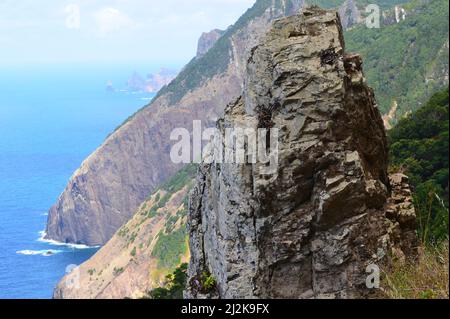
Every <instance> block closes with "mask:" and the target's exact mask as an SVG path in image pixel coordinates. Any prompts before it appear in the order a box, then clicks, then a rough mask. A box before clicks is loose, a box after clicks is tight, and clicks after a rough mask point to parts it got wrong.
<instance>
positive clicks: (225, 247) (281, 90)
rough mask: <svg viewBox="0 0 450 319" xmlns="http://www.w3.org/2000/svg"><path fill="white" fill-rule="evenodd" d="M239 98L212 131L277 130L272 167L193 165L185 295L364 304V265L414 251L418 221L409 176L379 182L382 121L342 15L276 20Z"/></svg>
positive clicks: (312, 12)
mask: <svg viewBox="0 0 450 319" xmlns="http://www.w3.org/2000/svg"><path fill="white" fill-rule="evenodd" d="M243 92H244V93H243V94H242V96H241V97H239V98H237V99H236V101H235V102H234V103H231V104H230V105H229V106H228V107H227V108H226V111H225V115H224V117H223V118H222V119H220V120H219V122H218V125H217V126H218V129H219V130H220V132H221V134H222V135H223V136H225V130H226V128H230V127H240V128H250V129H257V128H261V127H266V128H268V129H271V130H273V129H275V128H276V129H278V130H279V138H278V141H279V145H278V149H279V156H278V166H277V169H276V172H275V173H274V174H270V175H264V174H261V172H262V171H261V167H262V166H263V165H264V164H262V163H258V162H257V163H255V164H251V163H249V164H219V163H213V164H204V165H203V166H202V167H201V169H200V171H199V174H198V177H197V185H196V186H195V187H194V190H193V192H192V195H191V201H190V211H189V218H188V230H189V235H190V250H191V262H190V268H189V276H190V279H189V282H188V289H187V291H186V297H188V298H204V297H213V298H215V297H218V298H356V297H366V296H368V295H370V294H371V293H373V291H374V290H370V289H368V288H367V287H366V278H367V276H368V274H367V273H366V268H367V266H369V265H378V266H381V265H382V264H383V263H384V262H386V261H387V260H388V259H389V256H390V255H391V253H392V252H394V253H395V254H396V255H398V256H404V255H405V254H406V255H407V254H410V253H411V252H412V251H413V247H414V241H415V236H414V224H415V214H414V209H413V208H412V206H411V202H410V199H409V200H407V199H405V198H407V197H408V195H409V191H408V189H407V186H406V185H407V184H406V178H405V177H403V176H402V175H396V176H393V177H391V178H390V177H389V176H388V174H387V167H388V152H387V147H388V146H387V140H386V135H385V131H384V127H383V121H382V119H381V115H380V112H379V110H378V108H377V105H376V102H375V98H374V94H373V91H372V90H371V89H370V88H369V87H368V86H367V85H366V83H365V78H364V75H363V72H362V59H361V57H360V56H358V55H354V54H347V53H345V47H344V40H343V34H342V27H341V23H340V20H339V15H338V14H337V13H336V12H335V11H325V10H322V9H319V8H317V7H311V8H308V9H305V10H304V11H303V12H302V14H300V15H295V16H292V17H289V18H285V19H281V20H277V21H276V22H275V23H274V24H273V26H272V28H271V30H270V31H269V32H268V34H267V35H266V36H265V38H264V39H263V41H262V42H261V44H259V45H258V46H257V47H255V48H254V49H253V50H252V54H251V57H250V59H249V60H248V64H247V73H246V80H245V88H244V90H243ZM247 147H248V146H247ZM390 180H392V181H394V182H395V183H394V186H395V187H392V186H391V182H390ZM205 274H211V276H212V277H214V278H215V280H216V282H217V285H216V288H215V289H212V290H210V291H206V290H205V287H204V286H203V285H202V280H203V279H202V278H204V276H205Z"/></svg>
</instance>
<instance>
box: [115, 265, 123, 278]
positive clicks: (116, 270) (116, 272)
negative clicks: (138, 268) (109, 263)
mask: <svg viewBox="0 0 450 319" xmlns="http://www.w3.org/2000/svg"><path fill="white" fill-rule="evenodd" d="M123 272H124V269H123V267H120V268H116V267H114V269H113V275H114V276H115V277H117V276H119V275H120V274H121V273H123Z"/></svg>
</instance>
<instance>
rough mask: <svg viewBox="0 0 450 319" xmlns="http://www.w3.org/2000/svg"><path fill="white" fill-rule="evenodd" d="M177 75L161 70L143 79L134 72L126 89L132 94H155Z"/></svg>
mask: <svg viewBox="0 0 450 319" xmlns="http://www.w3.org/2000/svg"><path fill="white" fill-rule="evenodd" d="M177 73H178V72H177V71H175V70H171V69H166V68H161V69H160V70H159V71H158V72H156V73H152V74H147V76H146V77H145V78H144V77H142V76H141V75H140V74H139V73H138V72H136V71H135V72H133V74H132V75H131V77H130V78H129V79H128V81H127V89H128V90H129V91H133V92H147V93H156V92H158V91H159V90H160V89H161V88H162V87H164V86H165V85H168V84H169V83H170V82H171V81H172V80H173V79H174V78H175V77H176V76H177Z"/></svg>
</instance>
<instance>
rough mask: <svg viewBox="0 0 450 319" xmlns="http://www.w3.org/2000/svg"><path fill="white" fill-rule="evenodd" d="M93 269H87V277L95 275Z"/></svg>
mask: <svg viewBox="0 0 450 319" xmlns="http://www.w3.org/2000/svg"><path fill="white" fill-rule="evenodd" d="M95 271H96V270H95V268H92V269H88V271H87V272H88V274H89V276H93V275H94V274H95Z"/></svg>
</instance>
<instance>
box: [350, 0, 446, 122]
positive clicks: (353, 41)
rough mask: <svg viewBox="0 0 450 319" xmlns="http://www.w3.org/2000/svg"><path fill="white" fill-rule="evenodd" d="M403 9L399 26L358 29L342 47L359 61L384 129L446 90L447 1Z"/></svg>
mask: <svg viewBox="0 0 450 319" xmlns="http://www.w3.org/2000/svg"><path fill="white" fill-rule="evenodd" d="M402 7H404V8H405V10H406V19H405V20H404V21H401V22H400V23H394V24H392V25H388V26H383V27H382V28H381V29H367V28H365V27H364V26H360V27H357V28H354V29H352V30H349V31H348V32H346V34H345V39H346V43H347V47H348V48H349V49H350V50H352V51H355V52H360V53H361V55H362V56H363V58H364V61H365V71H366V76H367V79H368V83H369V84H370V85H371V86H372V87H373V88H374V90H375V94H376V96H377V101H378V103H379V105H380V109H381V111H382V113H383V114H386V116H385V118H384V120H385V123H386V126H387V127H388V128H389V127H391V126H392V125H393V124H395V123H396V122H397V121H398V120H399V119H400V118H401V117H402V116H403V115H404V114H407V113H409V112H411V111H414V110H416V109H417V108H418V107H420V105H421V104H423V103H425V102H426V101H427V99H428V98H430V96H431V95H432V94H433V93H434V92H435V91H436V90H438V89H440V88H442V87H445V86H447V85H448V58H449V42H448V41H449V40H448V39H449V22H448V21H449V20H448V18H449V15H448V14H449V3H448V1H447V0H430V1H412V2H410V3H407V4H404V5H403V6H402Z"/></svg>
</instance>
